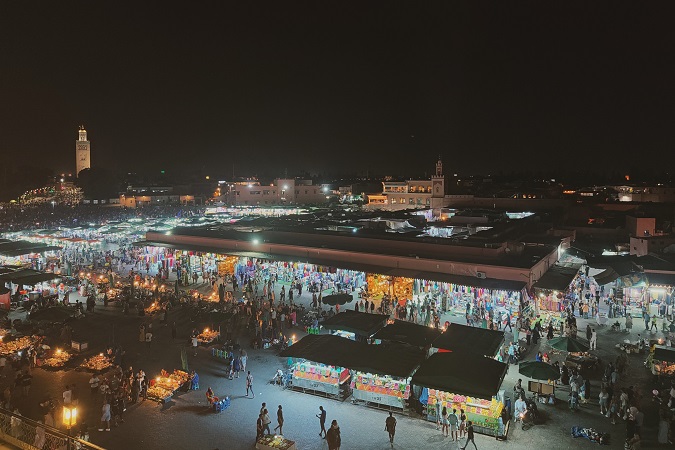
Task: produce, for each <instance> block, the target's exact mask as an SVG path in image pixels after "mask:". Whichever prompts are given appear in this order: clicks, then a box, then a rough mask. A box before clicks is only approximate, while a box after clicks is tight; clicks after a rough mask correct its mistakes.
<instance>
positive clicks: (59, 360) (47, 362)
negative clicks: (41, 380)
mask: <svg viewBox="0 0 675 450" xmlns="http://www.w3.org/2000/svg"><path fill="white" fill-rule="evenodd" d="M70 358H71V355H70V353H68V352H66V351H64V350H61V349H56V350H55V351H54V352H53V353H52V354H51V356H49V357H48V358H45V359H44V360H43V361H42V365H43V366H46V367H51V368H58V367H63V366H65V365H66V363H67V362H68V361H70Z"/></svg>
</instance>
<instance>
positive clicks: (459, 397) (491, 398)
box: [412, 352, 508, 436]
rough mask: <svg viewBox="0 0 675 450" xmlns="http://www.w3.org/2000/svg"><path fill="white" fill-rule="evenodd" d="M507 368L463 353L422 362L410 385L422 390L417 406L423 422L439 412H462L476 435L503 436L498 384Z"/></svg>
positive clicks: (501, 399) (496, 362) (502, 397)
mask: <svg viewBox="0 0 675 450" xmlns="http://www.w3.org/2000/svg"><path fill="white" fill-rule="evenodd" d="M507 369H508V365H507V364H504V363H501V362H499V361H495V360H493V359H490V358H485V357H483V356H479V355H475V354H467V353H459V352H452V353H436V354H434V355H432V356H431V357H429V359H427V360H426V361H424V362H423V363H422V364H421V365H420V367H419V369H417V372H415V375H413V377H412V384H414V385H417V386H422V387H423V388H424V389H423V390H422V395H421V396H420V402H421V403H422V404H423V405H425V406H426V415H427V420H429V421H432V422H435V421H436V411H437V404H438V403H440V405H438V407H439V409H440V408H442V407H446V408H448V409H449V410H451V411H452V409H453V408H455V409H457V410H458V411H459V410H460V409H463V410H464V412H465V413H466V416H467V419H468V420H470V421H472V422H473V424H474V430H475V431H476V432H477V433H482V434H488V435H490V436H503V435H504V430H505V425H506V424H505V423H504V422H503V419H502V412H503V409H504V395H503V392H504V391H502V390H501V384H502V381H503V380H504V376H505V375H506V371H507Z"/></svg>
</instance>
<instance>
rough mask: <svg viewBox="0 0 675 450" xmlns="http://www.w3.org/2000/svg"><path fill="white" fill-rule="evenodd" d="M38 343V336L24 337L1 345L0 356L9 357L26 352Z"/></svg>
mask: <svg viewBox="0 0 675 450" xmlns="http://www.w3.org/2000/svg"><path fill="white" fill-rule="evenodd" d="M37 341H38V337H37V336H24V337H21V338H19V339H15V340H13V341H8V342H3V343H2V344H0V355H5V356H9V355H11V354H13V353H17V352H20V351H23V350H26V349H27V348H28V347H30V346H31V345H33V344H35V343H36V342H37Z"/></svg>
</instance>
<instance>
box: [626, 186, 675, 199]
mask: <svg viewBox="0 0 675 450" xmlns="http://www.w3.org/2000/svg"><path fill="white" fill-rule="evenodd" d="M613 188H614V189H616V190H617V191H618V193H619V201H620V202H654V203H673V202H675V187H669V186H613Z"/></svg>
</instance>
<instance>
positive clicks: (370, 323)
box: [321, 310, 389, 336]
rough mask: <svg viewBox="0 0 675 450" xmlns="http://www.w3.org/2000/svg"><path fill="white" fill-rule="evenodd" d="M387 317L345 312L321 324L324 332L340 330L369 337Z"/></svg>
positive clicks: (385, 321) (380, 326) (384, 322)
mask: <svg viewBox="0 0 675 450" xmlns="http://www.w3.org/2000/svg"><path fill="white" fill-rule="evenodd" d="M387 319H389V316H387V315H384V314H369V313H362V312H356V311H351V310H346V311H344V312H341V313H340V314H336V315H334V316H333V317H329V318H328V319H326V320H324V321H323V322H321V326H322V327H324V328H325V329H326V330H342V331H348V332H350V333H355V334H358V335H360V336H371V335H372V334H373V333H375V332H376V331H378V330H379V329H380V328H382V327H383V326H384V325H385V324H386V323H387Z"/></svg>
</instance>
